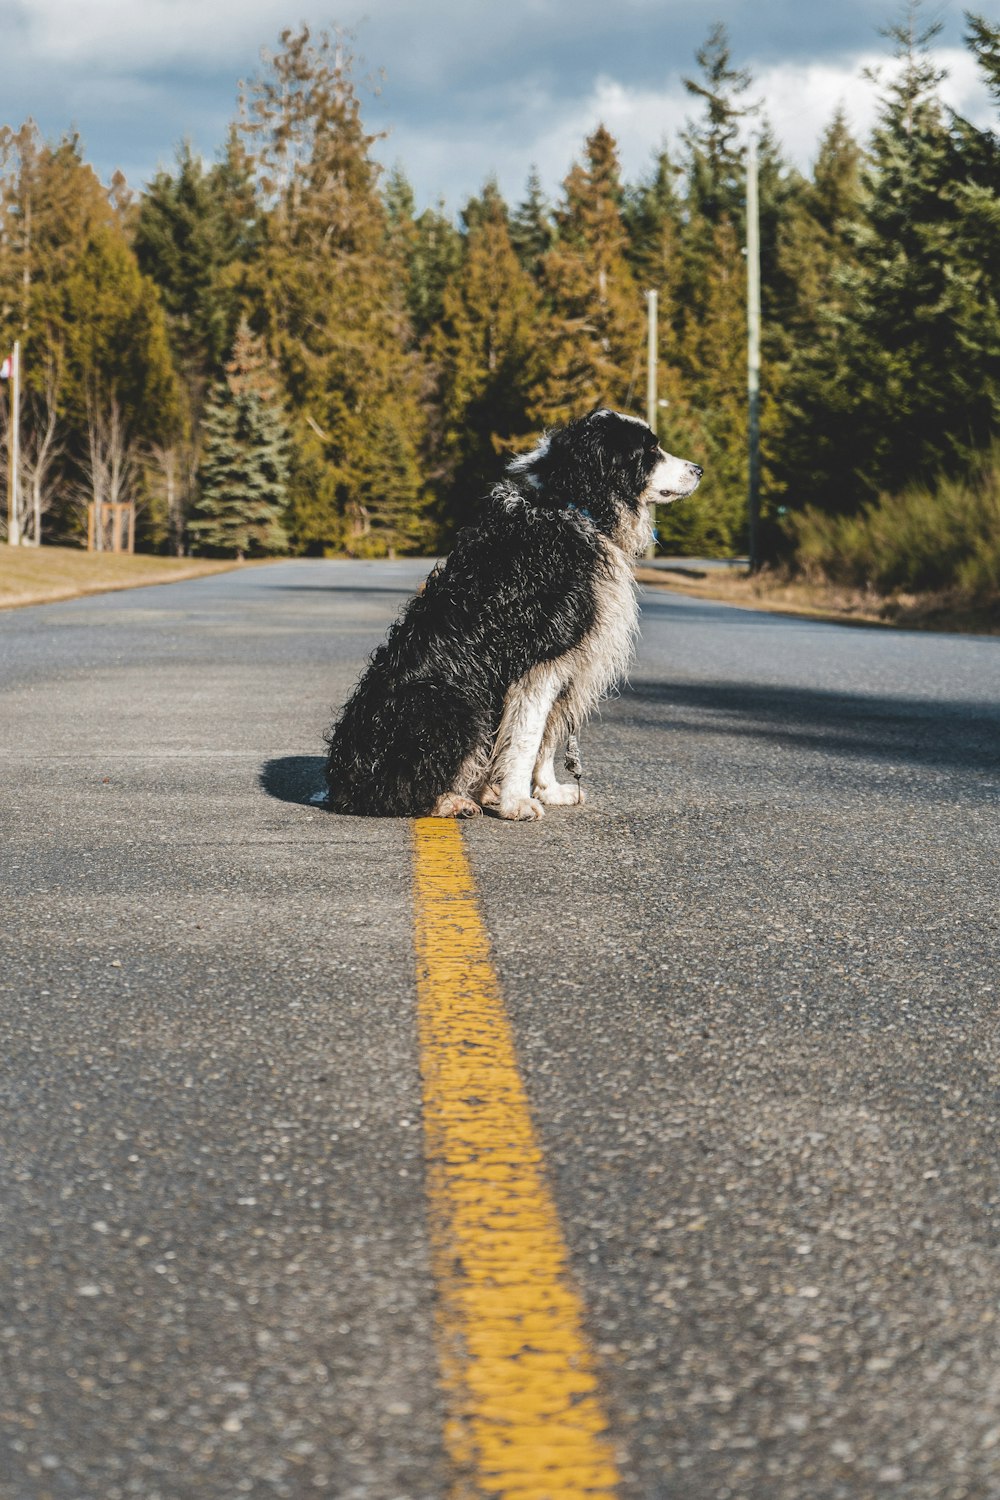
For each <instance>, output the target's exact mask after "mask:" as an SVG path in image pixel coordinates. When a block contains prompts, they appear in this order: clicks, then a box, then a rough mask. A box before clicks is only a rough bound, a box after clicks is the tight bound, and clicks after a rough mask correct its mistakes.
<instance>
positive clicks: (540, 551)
mask: <svg viewBox="0 0 1000 1500" xmlns="http://www.w3.org/2000/svg"><path fill="white" fill-rule="evenodd" d="M658 456H659V448H658V446H657V442H656V438H655V437H654V436H653V433H652V432H651V431H650V430H649V428H648V427H645V426H644V424H640V423H637V422H634V421H629V420H626V419H624V418H622V417H620V416H617V415H615V414H612V413H609V412H601V413H599V414H598V413H591V415H590V416H588V417H584V418H581V419H580V420H579V421H576V422H573V423H571V424H570V425H569V426H567V427H565V428H563V429H561V430H560V431H558V432H555V433H553V434H552V435H551V436H550V437H549V438H548V440H547V441H546V442H544V443H543V444H542V445H541V447H540V448H539V449H538V450H536V452H535V453H534V454H533V455H529V456H528V458H527V459H522V460H515V461H514V463H513V464H512V465H511V466H510V468H509V470H508V477H507V478H506V479H505V480H504V481H503V482H502V483H500V484H498V485H497V486H496V488H495V489H494V490H493V492H492V494H491V495H490V497H489V499H488V500H487V502H486V504H485V507H484V512H483V515H482V518H481V520H480V523H479V525H478V526H476V527H470V528H468V529H467V530H464V531H462V532H460V534H459V536H458V539H457V541H456V544H455V547H454V550H453V551H452V553H451V555H450V556H449V558H448V560H447V562H446V563H445V564H444V565H443V566H439V567H437V568H435V569H434V571H433V572H432V573H431V575H430V577H429V578H428V580H427V583H426V585H425V587H424V590H423V592H422V593H420V594H418V595H417V597H416V598H414V599H413V600H411V602H410V603H409V604H408V605H407V607H406V610H405V611H404V613H403V615H402V616H401V617H400V619H398V620H397V621H396V623H395V624H394V625H393V626H392V628H391V629H390V631H389V634H388V637H387V639H386V640H385V642H384V643H383V644H382V645H381V646H379V647H378V649H377V650H376V651H375V653H374V655H373V656H372V658H371V662H370V664H369V666H368V668H367V670H366V672H365V673H364V676H363V677H362V678H361V681H360V682H359V683H358V685H357V687H356V688H355V690H354V693H353V695H352V697H351V698H350V700H349V701H348V703H347V705H346V706H345V708H344V710H343V712H342V713H341V715H340V718H339V720H338V721H337V722H336V724H335V725H334V726H333V728H332V729H331V731H330V734H329V736H328V739H327V743H328V745H329V754H328V757H327V765H326V777H327V783H328V786H329V795H328V802H327V805H328V807H329V808H330V809H331V810H332V811H334V812H341V813H361V814H369V815H376V816H388V817H401V816H422V815H424V814H426V813H428V812H429V811H430V810H431V808H432V807H433V805H434V802H435V801H436V799H437V798H438V797H439V796H440V795H441V794H442V793H445V792H448V791H450V790H452V789H453V787H454V783H455V777H456V775H457V773H458V770H459V767H460V766H461V765H462V764H463V763H464V762H465V761H466V759H467V758H468V756H469V755H470V754H471V753H473V752H475V751H476V750H477V749H478V748H480V747H484V748H485V747H490V746H492V743H493V740H494V739H495V736H496V731H497V726H498V724H499V722H500V716H501V712H502V709H503V705H504V699H505V696H506V694H507V692H508V689H509V688H510V687H511V685H512V684H513V683H515V682H517V681H518V679H519V678H521V677H523V676H524V674H525V673H526V672H527V671H528V670H529V669H530V668H531V667H533V666H535V665H536V664H538V663H540V662H545V661H550V660H552V659H553V658H555V657H557V656H560V655H562V654H563V653H564V652H566V651H569V650H570V649H571V648H572V647H574V646H576V645H578V644H579V642H580V641H581V640H582V639H583V638H584V637H585V636H586V634H587V632H588V631H589V630H590V629H591V627H592V626H593V623H594V618H595V610H596V591H597V589H598V588H599V587H600V580H601V577H602V574H603V572H604V568H605V563H604V552H603V548H602V545H601V542H600V541H599V538H598V533H601V532H603V533H604V534H605V535H608V536H610V535H612V534H613V532H614V530H615V527H616V523H618V522H619V520H620V517H621V512H622V509H623V508H626V507H627V508H630V509H633V510H637V509H638V506H639V499H638V497H639V496H640V495H641V494H642V493H643V491H644V490H645V488H646V484H647V481H648V479H649V475H650V474H651V473H652V471H653V469H654V468H655V466H656V462H657V458H658Z"/></svg>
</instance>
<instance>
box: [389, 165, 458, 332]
mask: <svg viewBox="0 0 1000 1500" xmlns="http://www.w3.org/2000/svg"><path fill="white" fill-rule="evenodd" d="M384 198H385V207H386V215H387V217H388V221H389V245H390V252H391V253H392V254H393V255H394V256H395V258H396V261H397V263H398V265H399V266H400V270H401V274H402V276H403V279H404V285H405V288H406V307H407V311H408V313H409V318H410V325H411V328H412V331H413V337H414V339H415V340H416V341H417V342H418V343H419V342H420V340H422V339H423V338H424V337H426V335H427V334H428V333H429V332H430V331H431V329H432V328H435V327H436V326H437V324H438V322H439V320H440V318H441V308H442V303H443V298H444V289H445V287H446V286H447V284H448V281H449V279H450V278H451V277H452V276H453V275H454V273H455V271H456V270H457V268H458V265H459V263H460V261H461V258H462V237H461V235H460V234H459V232H458V230H457V229H456V228H455V226H454V224H452V222H451V220H450V219H449V218H448V216H447V215H446V214H445V212H444V206H443V204H442V205H441V206H440V207H439V208H438V209H432V208H428V209H425V210H424V212H423V213H422V214H419V215H418V214H417V212H416V204H415V201H414V197H413V189H412V188H411V187H410V184H409V182H408V181H407V179H406V176H405V174H404V173H403V171H402V169H401V168H400V167H395V168H394V169H393V171H392V172H391V173H390V174H389V178H388V181H387V183H386V187H385V193H384Z"/></svg>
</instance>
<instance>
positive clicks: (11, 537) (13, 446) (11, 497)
mask: <svg viewBox="0 0 1000 1500" xmlns="http://www.w3.org/2000/svg"><path fill="white" fill-rule="evenodd" d="M20 466H21V342H20V340H19V339H18V340H16V341H15V343H14V353H13V355H12V357H11V364H10V428H9V432H8V438H7V541H8V543H9V545H10V546H11V547H17V546H19V545H20V542H21V527H20V524H19V522H18V495H17V478H18V474H17V471H18V469H19V468H20Z"/></svg>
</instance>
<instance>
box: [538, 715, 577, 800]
mask: <svg viewBox="0 0 1000 1500" xmlns="http://www.w3.org/2000/svg"><path fill="white" fill-rule="evenodd" d="M566 709H567V705H566V702H565V699H564V698H563V697H562V695H560V697H559V699H557V701H556V703H555V705H554V706H553V709H552V712H551V713H550V714H549V718H548V722H547V724H546V725H545V733H544V734H543V735H542V744H541V748H540V750H539V752H538V759H537V760H536V761H535V768H534V770H533V772H532V776H531V795H532V796H533V797H537V799H538V801H539V802H541V803H542V804H543V805H544V806H545V807H576V806H578V805H579V804H580V803H583V802H585V801H586V798H585V797H584V794H583V791H582V790H581V787H580V778H579V775H578V774H577V773H576V772H575V771H574V773H573V774H574V775H575V776H576V785H575V786H570V785H568V783H566V782H564V781H559V780H558V778H557V777H556V765H555V760H556V750H557V749H558V747H559V746H560V745H561V744H563V742H564V741H565V739H566V736H567V734H568V733H569V731H570V724H569V722H568V714H567V711H566ZM573 743H574V744H576V741H575V739H574V741H573ZM576 763H577V764H579V757H578V756H577V762H576ZM568 766H569V762H568V760H567V768H568Z"/></svg>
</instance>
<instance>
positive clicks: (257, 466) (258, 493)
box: [188, 319, 288, 558]
mask: <svg viewBox="0 0 1000 1500" xmlns="http://www.w3.org/2000/svg"><path fill="white" fill-rule="evenodd" d="M287 478H288V436H287V431H286V428H285V423H284V419H283V417H282V414H281V405H280V400H279V395H278V389H277V385H276V382H275V380H274V378H273V376H272V375H271V373H270V371H269V370H268V367H267V360H266V356H265V351H264V344H263V340H262V339H260V338H255V337H254V335H253V334H252V333H251V332H250V328H249V325H248V324H247V322H246V320H245V319H244V320H243V321H242V322H241V323H240V325H239V328H238V329H237V333H236V341H235V343H234V345H233V353H232V358H231V359H230V361H229V363H228V365H227V366H226V374H225V377H224V378H223V379H221V380H219V381H217V382H216V384H215V385H214V386H213V387H212V391H211V395H210V397H209V400H208V402H207V404H206V407H205V413H204V424H203V441H202V457H201V464H200V467H199V470H198V498H197V500H196V502H195V505H194V513H193V515H192V518H191V520H190V522H189V526H188V529H189V531H190V534H191V538H192V542H193V544H194V549H195V550H196V551H198V552H210V553H214V554H221V555H222V556H225V557H239V558H243V557H248V556H251V557H252V556H266V555H269V554H272V553H275V552H286V551H287V550H288V537H287V535H286V533H285V529H284V527H283V526H282V524H281V519H280V518H281V513H282V510H283V509H284V506H285V502H286V499H287Z"/></svg>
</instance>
